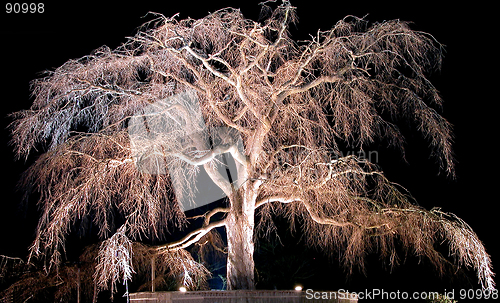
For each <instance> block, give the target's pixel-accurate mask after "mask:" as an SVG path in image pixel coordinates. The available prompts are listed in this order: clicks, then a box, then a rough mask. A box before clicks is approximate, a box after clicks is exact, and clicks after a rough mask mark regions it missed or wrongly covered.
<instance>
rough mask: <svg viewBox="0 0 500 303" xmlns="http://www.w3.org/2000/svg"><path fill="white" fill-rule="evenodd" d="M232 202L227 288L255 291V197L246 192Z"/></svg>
mask: <svg viewBox="0 0 500 303" xmlns="http://www.w3.org/2000/svg"><path fill="white" fill-rule="evenodd" d="M247 188H248V187H247ZM240 192H241V191H240ZM231 200H232V201H231V204H232V205H231V212H229V214H228V218H227V224H226V233H227V245H228V255H227V288H228V290H235V289H255V280H254V268H255V265H254V260H253V252H254V243H253V233H254V213H255V196H254V195H253V193H252V192H249V191H245V194H243V196H239V197H235V198H234V199H231Z"/></svg>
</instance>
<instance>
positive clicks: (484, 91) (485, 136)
mask: <svg viewBox="0 0 500 303" xmlns="http://www.w3.org/2000/svg"><path fill="white" fill-rule="evenodd" d="M258 2H259V1H245V2H240V1H212V2H209V1H206V2H199V1H186V0H184V1H178V2H173V1H158V2H149V1H137V2H133V1H123V2H116V3H114V4H112V3H108V2H106V3H104V1H100V2H92V1H71V2H70V1H65V2H61V1H59V2H54V3H47V2H45V6H44V10H45V11H44V13H42V14H22V13H20V14H6V13H5V10H4V6H2V12H1V17H0V19H1V27H0V37H1V38H0V39H1V42H0V46H1V47H0V52H1V56H0V64H1V65H0V72H1V74H2V81H1V82H0V83H1V84H0V85H1V92H2V94H1V96H2V97H1V98H2V101H1V102H2V107H1V110H2V115H1V120H0V121H1V124H0V132H1V139H0V140H1V145H0V146H1V151H0V152H1V159H2V160H3V163H4V164H3V165H2V170H3V172H4V173H3V175H4V177H5V178H4V180H5V181H4V182H2V183H1V184H0V186H1V191H0V193H1V194H2V195H1V198H0V240H1V242H0V243H1V244H0V254H7V255H17V256H20V257H24V256H25V255H26V252H27V250H26V249H27V246H28V245H29V244H30V242H31V241H32V237H33V232H34V228H35V226H36V220H37V218H36V216H35V215H34V214H33V213H32V212H26V211H25V210H23V209H22V208H19V204H20V198H21V195H22V193H19V192H18V193H16V192H15V185H16V182H17V181H18V180H19V176H20V173H21V172H22V171H23V170H24V169H26V168H27V166H26V164H25V163H24V162H23V161H14V155H13V153H12V148H11V147H10V146H8V140H9V134H8V131H7V130H5V128H6V127H7V125H8V124H9V123H10V121H11V120H10V119H9V118H7V117H6V115H7V114H8V113H11V112H14V111H18V110H21V109H27V108H28V107H29V106H30V102H31V101H30V96H29V81H30V80H32V79H34V78H36V77H38V76H39V72H41V71H44V70H47V69H54V68H56V67H58V66H60V65H62V64H63V63H64V62H65V61H67V60H68V59H73V58H79V57H82V56H84V55H87V54H89V53H90V52H91V51H92V50H93V49H96V48H98V47H100V46H102V45H108V46H109V47H111V48H115V47H117V46H119V44H120V43H122V42H124V41H125V37H126V36H131V35H133V33H134V30H135V29H136V28H137V27H138V26H139V25H141V24H142V23H144V22H146V21H148V20H149V18H150V17H145V18H142V17H143V16H145V15H146V13H147V12H148V11H155V12H159V13H162V14H164V15H166V16H171V15H174V14H176V13H180V16H181V18H185V17H188V16H189V17H192V18H201V17H203V16H205V15H206V14H207V13H208V12H213V11H215V10H217V9H220V8H223V7H228V6H233V7H240V8H241V9H242V12H243V14H244V15H245V16H246V17H247V18H252V19H256V18H258V16H259V11H260V7H259V5H258ZM459 2H460V1H459ZM462 2H464V1H462ZM449 3H450V2H449ZM451 3H453V5H450V4H446V5H444V6H443V5H441V4H440V3H438V2H437V1H415V2H406V1H398V2H391V3H389V2H383V1H370V2H366V3H365V2H364V1H336V2H335V1H332V2H325V1H317V0H308V1H303V0H301V1H292V4H293V5H294V6H297V7H298V10H297V13H298V17H299V22H298V24H297V28H296V29H293V31H292V32H293V33H294V35H296V37H298V38H299V39H305V38H307V34H309V33H311V34H314V33H315V32H316V31H317V29H328V28H330V27H331V26H332V25H334V24H335V22H337V21H338V20H339V19H341V18H342V17H344V16H345V15H356V16H364V15H366V14H369V15H368V16H367V19H368V20H370V21H372V22H376V21H384V20H390V19H401V20H405V21H413V22H414V24H413V25H412V28H413V29H415V30H421V31H425V32H428V33H431V34H432V35H433V36H434V37H435V38H436V39H437V40H438V41H439V42H441V43H442V44H444V45H445V46H446V54H445V58H444V63H443V68H442V71H441V72H438V73H435V74H433V75H432V80H433V81H434V83H435V85H436V87H437V88H438V90H439V91H440V92H441V94H442V97H443V98H444V100H445V103H444V108H443V110H442V114H443V116H444V117H445V118H447V119H448V120H449V121H450V122H451V123H452V124H453V125H454V134H455V145H454V149H455V153H456V159H457V161H458V163H457V179H456V180H452V179H450V178H447V177H446V176H445V175H443V174H441V175H438V166H437V163H436V162H435V161H434V159H433V158H429V154H430V149H428V148H427V146H428V143H427V142H426V141H425V140H424V139H422V138H421V137H420V135H419V133H418V132H416V131H415V129H413V132H412V131H409V132H407V133H406V135H407V141H408V142H407V146H406V150H407V154H406V159H407V160H408V163H405V162H404V161H403V160H402V157H401V154H400V153H399V152H396V151H394V150H391V149H387V148H385V145H384V142H381V143H380V149H379V150H378V153H379V164H380V165H381V167H382V169H383V170H384V172H386V174H387V175H388V176H389V178H390V179H391V180H393V181H395V182H398V183H400V184H402V185H403V186H405V187H406V188H408V189H409V190H410V192H411V193H412V194H413V195H414V196H415V197H416V199H417V200H418V202H419V203H420V204H421V205H422V206H424V207H426V208H432V207H434V206H439V207H442V208H443V210H446V211H451V212H454V213H456V214H457V215H458V216H459V217H461V218H463V219H464V220H465V221H466V222H468V223H469V224H470V225H471V226H472V228H473V229H474V230H475V231H476V232H477V234H478V235H479V238H480V239H482V240H483V242H484V244H485V246H486V249H487V251H488V252H489V253H490V254H491V255H492V258H493V264H494V265H495V264H496V262H498V260H497V258H496V256H498V255H499V254H498V247H497V239H498V236H497V232H498V225H497V224H498V216H497V207H498V206H497V204H498V202H499V198H498V188H499V185H498V171H499V168H500V167H499V165H498V149H499V147H498V146H499V145H498V142H497V139H498V137H499V136H498V132H497V127H496V126H497V125H496V124H497V121H498V118H497V116H498V115H497V112H498V108H499V107H498V104H499V101H500V100H499V97H498V96H499V95H498V93H497V92H498V90H499V87H498V84H497V81H498V78H499V76H498V72H499V70H498V46H497V45H498V34H497V33H496V27H497V24H496V23H495V18H493V12H494V11H496V10H497V7H496V6H494V4H495V3H494V2H492V1H490V2H489V3H490V4H485V3H487V2H486V1H473V2H466V4H462V3H460V4H459V3H458V2H451ZM31 203H34V201H31ZM29 209H34V208H33V207H30V208H29ZM375 260H377V259H375ZM375 262H376V261H375ZM415 268H418V267H414V268H413V267H411V266H410V267H409V269H408V270H413V271H417V272H418V269H415ZM404 270H405V267H404V266H403V267H401V268H400V269H399V271H400V272H401V271H404ZM414 273H415V272H414ZM426 273H427V274H429V273H431V272H426ZM339 275H340V276H342V275H343V274H342V273H339ZM410 275H411V274H410ZM368 278H369V279H370V278H371V279H374V280H373V281H375V280H377V277H373V276H371V277H370V273H368ZM374 283H375V282H374ZM473 283H475V282H473ZM468 287H469V288H471V287H475V288H477V285H475V284H472V285H469V286H468Z"/></svg>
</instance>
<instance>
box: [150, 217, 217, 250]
mask: <svg viewBox="0 0 500 303" xmlns="http://www.w3.org/2000/svg"><path fill="white" fill-rule="evenodd" d="M225 225H226V220H225V219H224V220H221V221H218V222H213V223H210V224H208V225H206V226H204V227H202V228H199V229H197V230H195V231H192V232H190V233H189V234H188V235H186V236H185V237H184V238H182V239H180V240H179V241H175V242H172V243H167V244H163V245H159V246H157V247H156V250H165V249H166V250H178V249H183V248H186V247H189V246H190V245H192V244H194V243H196V242H198V240H200V239H201V238H202V237H203V236H204V235H206V234H207V233H209V232H210V231H211V230H212V229H214V228H217V227H222V226H225Z"/></svg>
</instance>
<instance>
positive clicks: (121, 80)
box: [10, 1, 494, 289]
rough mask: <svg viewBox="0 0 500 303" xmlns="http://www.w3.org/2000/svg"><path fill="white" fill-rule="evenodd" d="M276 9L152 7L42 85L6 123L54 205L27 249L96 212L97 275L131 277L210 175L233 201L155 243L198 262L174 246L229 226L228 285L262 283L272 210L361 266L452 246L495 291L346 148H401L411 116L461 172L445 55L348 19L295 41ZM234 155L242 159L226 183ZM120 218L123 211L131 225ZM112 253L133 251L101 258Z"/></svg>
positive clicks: (479, 264) (477, 255) (450, 218)
mask: <svg viewBox="0 0 500 303" xmlns="http://www.w3.org/2000/svg"><path fill="white" fill-rule="evenodd" d="M267 13H268V14H267V17H266V18H265V19H264V20H263V21H262V22H256V21H253V20H249V19H246V18H245V17H244V16H243V15H242V13H241V12H240V11H239V10H236V9H232V8H227V9H223V10H219V11H216V12H215V13H212V14H209V15H208V16H206V17H204V18H202V19H199V20H194V19H190V18H188V19H179V18H178V16H177V15H176V16H173V17H171V18H168V17H165V16H163V15H158V14H155V18H154V19H153V20H151V21H150V22H148V23H146V24H144V25H143V26H142V27H141V28H140V29H139V30H138V32H137V33H136V34H135V35H134V36H133V37H130V38H128V40H127V41H126V42H125V43H124V44H123V45H121V46H120V47H118V48H117V49H114V50H111V49H109V48H107V47H101V48H99V49H97V50H95V51H94V52H93V53H92V54H90V55H88V56H85V57H82V58H80V59H75V60H69V61H67V62H66V63H65V64H63V65H62V66H61V67H59V68H57V69H55V70H54V71H49V72H47V74H46V76H45V77H43V78H40V79H36V80H34V81H33V82H32V91H33V98H34V100H33V105H32V106H31V108H30V109H29V110H23V111H20V112H17V113H14V114H13V117H14V119H15V120H14V122H13V123H12V124H11V126H10V128H11V130H12V137H13V139H12V143H13V145H14V147H15V151H16V155H17V156H18V157H19V158H26V157H28V155H29V154H30V153H31V152H32V151H33V150H35V149H39V150H40V151H42V155H41V156H40V157H39V158H38V159H37V160H36V161H35V163H34V164H33V165H32V166H31V167H30V168H29V169H28V170H27V172H26V173H25V175H24V179H23V184H24V186H25V188H27V190H28V191H36V192H38V193H39V196H40V200H39V204H40V206H41V210H42V216H41V219H40V222H39V226H38V229H37V234H36V239H35V241H34V243H33V246H32V247H31V253H32V254H33V255H40V254H45V255H46V256H47V257H48V260H50V264H58V263H59V262H60V251H61V249H62V248H63V247H64V239H65V237H66V235H67V234H68V233H69V232H70V230H71V228H72V226H73V224H74V222H75V221H77V220H78V219H81V218H91V220H92V222H93V223H94V224H95V225H97V226H98V227H99V228H100V236H101V238H102V239H103V240H104V239H108V238H109V239H108V240H106V241H104V242H103V243H104V244H103V245H102V256H103V257H102V258H101V259H100V260H103V262H102V263H101V265H99V266H98V267H97V268H98V270H99V269H103V268H108V267H106V264H108V265H113V266H122V267H120V268H121V270H122V271H119V270H118V271H110V270H102V271H101V273H102V274H104V273H105V272H108V273H109V272H114V273H117V272H121V273H123V278H124V279H128V278H129V277H130V275H131V274H132V272H131V270H130V266H131V261H130V260H129V259H130V256H131V255H132V254H131V253H129V252H128V251H129V250H131V247H132V246H131V244H127V243H128V238H133V239H139V238H140V237H141V236H148V237H158V236H159V235H161V234H163V233H165V232H168V231H167V227H170V228H183V227H185V226H186V225H188V224H195V223H196V222H199V221H197V218H194V219H190V218H186V216H185V213H184V212H183V208H182V205H181V203H180V201H181V200H182V199H187V200H190V199H191V200H192V199H194V197H195V196H196V195H197V194H198V193H197V190H196V188H195V187H194V186H193V184H195V181H196V178H197V177H198V176H199V175H200V171H204V172H205V173H206V174H207V175H208V176H209V178H210V179H211V181H212V182H213V184H215V186H217V187H218V188H219V189H220V190H221V191H222V192H223V193H224V195H225V197H226V201H227V203H226V205H227V206H226V207H217V208H214V209H212V210H211V211H209V212H207V213H206V214H205V215H204V216H202V217H203V220H202V221H203V222H199V223H200V226H199V227H198V228H197V229H195V230H194V231H191V232H189V233H187V235H186V236H185V237H184V238H182V239H180V240H178V241H175V242H171V243H167V244H164V245H160V246H157V247H154V248H151V249H152V250H154V251H156V252H158V253H159V254H160V255H162V256H170V257H171V256H172V255H171V254H173V253H175V254H178V255H182V256H184V260H186V259H185V258H188V257H187V255H186V254H180V253H179V251H183V250H184V249H186V248H187V247H189V246H190V245H192V244H193V243H196V242H200V241H205V240H206V239H207V237H213V235H212V232H214V231H215V228H217V227H225V229H226V233H227V235H228V237H227V238H228V249H227V254H228V285H229V287H230V288H252V287H253V283H254V278H253V259H252V254H253V237H254V235H255V230H254V228H257V229H258V230H261V231H262V230H263V231H266V230H271V229H272V228H271V229H270V227H272V224H273V223H272V216H273V215H283V216H285V217H287V218H289V219H290V221H291V222H295V221H296V220H300V221H301V222H302V227H303V232H304V234H305V236H306V237H307V239H308V242H309V243H310V244H312V245H317V246H320V247H323V248H327V249H328V250H337V251H340V252H341V256H342V262H343V263H344V264H346V265H347V266H349V267H353V266H359V267H363V262H364V257H365V256H366V255H367V254H368V253H369V252H370V251H372V250H378V251H379V252H380V253H381V254H382V255H384V256H386V257H388V258H389V259H390V260H391V264H396V263H397V254H396V248H395V247H396V246H397V244H396V243H397V242H399V243H401V246H402V247H404V248H405V249H407V250H408V251H409V252H411V253H413V254H415V255H418V256H424V257H427V258H429V259H430V260H431V261H432V262H433V264H434V265H436V267H437V268H442V267H443V266H444V265H446V264H447V262H448V261H447V259H446V258H445V257H444V256H442V255H441V254H440V253H439V252H438V251H437V250H436V249H435V247H434V244H435V243H440V242H442V241H444V242H446V243H447V244H448V245H449V247H450V254H451V255H453V256H454V257H455V259H456V263H457V264H458V265H466V266H470V267H472V268H474V269H475V270H476V271H477V273H478V278H479V280H480V283H481V284H482V286H483V287H484V288H490V289H491V288H493V287H494V281H493V278H492V277H493V272H492V270H491V260H490V257H489V255H488V254H487V253H486V251H485V249H484V246H483V244H482V243H481V241H480V240H479V239H478V238H477V236H476V234H475V233H474V232H473V231H472V229H471V228H470V227H469V226H468V225H467V224H466V223H465V222H464V221H463V220H461V219H460V218H458V217H457V216H455V215H453V214H451V213H447V212H444V211H442V210H440V209H437V208H434V209H431V210H430V211H429V210H426V209H424V208H423V207H420V206H418V205H417V204H416V203H415V202H414V201H413V200H412V199H411V196H409V194H408V193H407V192H406V191H405V190H404V188H402V187H400V186H399V185H397V184H394V183H392V182H390V181H389V180H388V179H387V178H386V177H385V176H384V174H383V173H382V172H381V170H380V169H379V168H378V167H377V166H376V165H375V164H374V163H370V162H369V161H368V160H367V159H363V158H361V157H357V156H355V155H349V156H343V155H342V148H343V147H345V146H351V147H355V148H362V147H363V146H366V145H368V144H370V143H372V142H374V141H375V140H381V141H383V142H387V143H388V144H389V145H392V146H395V147H397V148H400V149H401V150H402V151H403V146H404V145H403V142H404V140H405V138H404V136H403V134H402V132H401V131H400V129H399V127H398V126H397V124H398V123H400V122H401V121H411V123H413V124H415V125H416V126H417V129H418V131H419V132H420V133H421V134H422V135H423V136H424V137H425V138H427V139H428V141H429V143H430V146H431V148H432V150H433V153H434V156H435V158H436V159H437V160H438V163H439V164H440V166H441V169H442V171H444V172H446V173H447V174H448V175H451V176H453V174H454V160H453V154H452V147H451V145H452V134H451V125H450V123H449V122H448V121H447V120H446V119H444V118H443V117H442V116H441V115H440V114H439V113H438V111H437V110H436V109H438V108H439V107H440V106H441V104H442V100H441V98H440V96H439V94H438V91H437V89H436V88H435V87H434V85H433V84H432V83H431V82H430V80H429V79H428V74H429V73H430V72H432V71H433V70H436V69H439V68H440V65H441V60H442V46H441V45H440V44H439V43H438V42H437V41H436V40H435V39H434V38H433V37H432V36H431V35H430V34H427V33H423V32H418V31H414V30H412V29H411V28H410V26H409V24H408V23H406V22H403V21H400V20H392V21H385V22H382V23H374V24H370V23H369V22H368V21H366V20H365V19H363V18H358V17H354V16H347V17H345V18H344V19H342V20H340V21H338V22H337V23H336V24H335V25H334V26H333V27H332V28H331V29H329V30H326V31H318V32H317V33H315V34H314V35H311V37H310V39H309V40H308V41H300V42H297V41H294V40H293V39H292V37H291V36H290V34H289V31H288V28H289V26H290V24H292V23H294V22H295V20H296V19H295V8H294V7H293V6H291V5H290V4H289V3H288V2H287V1H284V2H283V4H281V5H279V6H277V7H276V8H275V9H274V10H269V11H267ZM134 121H135V122H134ZM133 127H136V129H134V130H132V131H131V128H133ZM224 155H230V156H231V159H232V161H234V166H235V172H236V173H235V174H233V176H232V178H230V179H228V178H227V176H224V174H223V173H221V169H222V170H224V167H225V165H227V164H225V163H224V161H225V160H224V159H223V156H224ZM166 168H167V169H166ZM174 189H175V190H174ZM113 212H118V213H120V214H122V216H123V218H125V220H124V221H125V222H124V224H123V225H122V226H121V227H119V226H115V225H116V224H115V219H116V218H115V217H114V216H113V215H112V214H113ZM256 212H257V213H258V218H259V220H257V222H256V221H255V214H256ZM193 222H194V223H193ZM113 234H114V235H113ZM258 234H259V235H260V234H261V233H258ZM124 237H125V238H124ZM119 239H121V240H119ZM120 243H122V244H123V245H122V246H120V245H121V244H120ZM113 245H115V246H116V245H118V246H116V247H115V248H116V249H115V250H113V249H112V251H115V252H116V251H122V253H123V254H115V255H114V257H113V254H112V253H107V254H106V253H105V252H106V250H109V249H110V248H113ZM123 249H124V250H123ZM117 255H119V257H120V258H123V259H120V260H115V259H113V258H116V257H117ZM105 256H108V257H109V256H111V257H112V258H111V259H109V258H106V257H105ZM106 260H107V261H106ZM127 260H128V261H127ZM185 264H194V263H190V261H189V262H186V263H185ZM186 268H191V269H193V271H196V272H197V273H203V272H204V271H203V270H201V269H200V268H199V267H197V266H194V265H192V266H187V267H186ZM108 269H109V268H108ZM186 272H187V273H188V272H189V270H188V269H186ZM187 273H186V274H187ZM118 276H119V275H115V276H113V277H111V276H109V275H106V276H101V277H106V278H109V279H110V280H115V281H116V280H117V279H119V277H118Z"/></svg>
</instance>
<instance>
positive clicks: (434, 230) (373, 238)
mask: <svg viewBox="0 0 500 303" xmlns="http://www.w3.org/2000/svg"><path fill="white" fill-rule="evenodd" d="M358 200H359V199H358ZM362 200H369V203H371V204H377V207H375V210H372V211H369V212H368V211H364V212H358V213H353V212H347V213H342V212H339V213H337V214H333V213H325V212H324V210H322V208H321V207H318V206H315V205H312V204H311V203H310V202H309V201H307V200H306V199H305V198H303V197H284V196H272V197H268V198H263V199H261V200H259V201H258V202H257V204H256V206H257V207H262V206H264V205H266V204H268V203H273V202H278V203H281V204H297V205H294V206H293V209H294V210H295V211H297V212H298V214H299V215H301V216H302V217H303V218H304V229H305V233H304V234H306V235H308V240H309V243H310V244H312V245H315V246H321V247H323V246H329V248H331V249H332V250H333V249H336V250H339V247H341V248H340V249H342V250H343V251H342V255H343V262H345V264H347V265H348V266H350V267H351V266H353V265H358V266H360V267H362V266H363V256H364V255H366V253H367V252H368V251H371V250H373V249H375V250H378V251H380V252H381V253H382V255H383V256H390V257H391V261H395V259H394V258H396V257H395V255H396V252H395V251H396V247H395V242H400V243H401V244H402V246H403V247H404V248H405V249H407V250H408V251H411V252H412V253H413V254H414V255H416V256H418V257H426V258H428V259H429V260H430V261H431V262H432V264H433V265H434V266H435V267H436V268H437V269H438V271H439V272H442V271H443V268H444V266H445V265H446V264H448V263H449V262H448V261H447V260H446V258H445V257H444V256H442V255H441V253H440V252H438V251H436V249H435V244H436V243H447V245H448V247H449V256H451V257H453V258H454V259H455V261H456V262H455V263H456V265H457V266H458V267H460V266H463V265H464V266H466V267H470V268H472V269H474V270H475V271H476V273H477V277H478V280H479V283H480V284H481V287H482V288H483V289H485V290H486V289H487V290H493V289H494V288H495V282H494V280H493V277H494V273H493V271H492V264H491V258H490V256H489V255H488V253H487V252H486V249H485V247H484V245H483V243H482V242H481V241H480V240H479V238H478V236H477V235H476V233H474V231H473V230H472V228H471V227H470V226H469V225H468V224H467V223H465V222H464V221H463V220H462V219H460V218H459V217H457V216H456V215H454V214H452V213H446V212H443V211H441V210H440V209H438V208H433V209H431V210H430V211H429V210H426V209H424V208H421V207H418V206H416V205H408V204H407V205H404V207H396V205H394V207H383V205H382V204H381V203H379V202H377V201H374V200H371V199H368V198H367V199H362ZM290 207H291V206H290ZM300 209H303V211H300ZM348 213H350V214H348ZM395 240H398V241H395ZM391 263H396V262H391ZM393 265H394V264H393Z"/></svg>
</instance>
